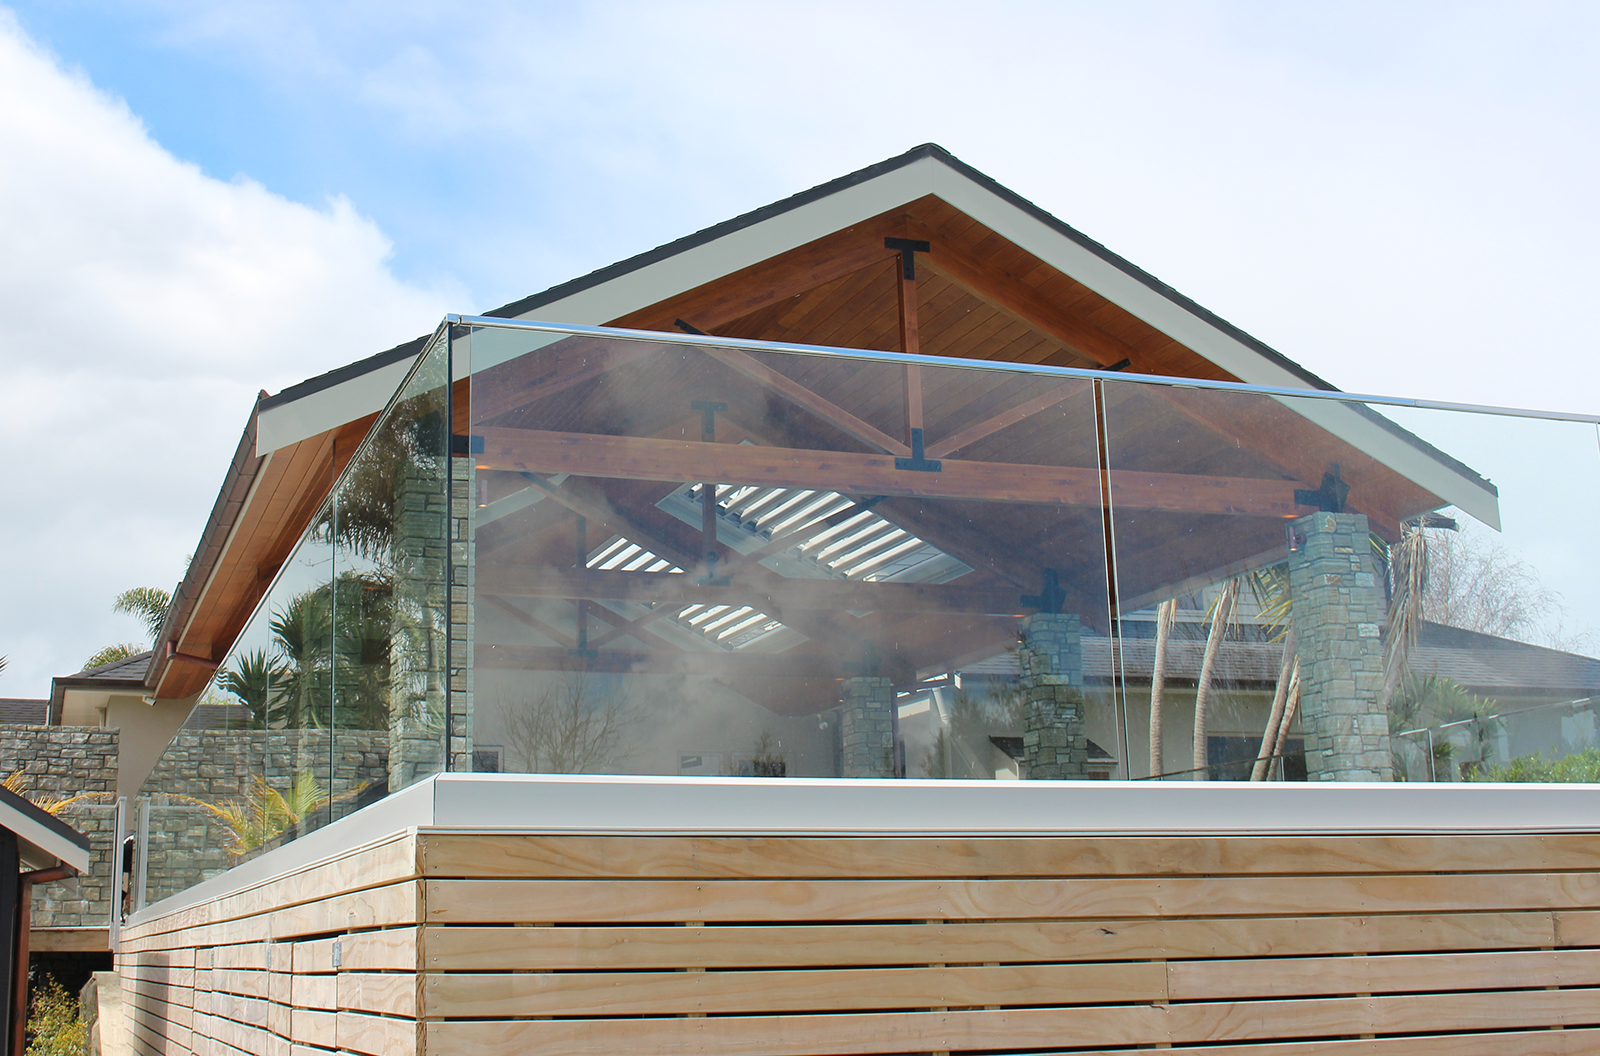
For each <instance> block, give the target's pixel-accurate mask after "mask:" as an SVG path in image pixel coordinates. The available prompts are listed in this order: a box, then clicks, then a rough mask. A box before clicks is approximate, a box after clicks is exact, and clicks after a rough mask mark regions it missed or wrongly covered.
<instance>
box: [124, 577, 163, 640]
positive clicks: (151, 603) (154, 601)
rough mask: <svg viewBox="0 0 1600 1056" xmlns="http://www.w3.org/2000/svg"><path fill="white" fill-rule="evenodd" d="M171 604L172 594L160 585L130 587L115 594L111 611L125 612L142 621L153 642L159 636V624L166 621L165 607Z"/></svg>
mask: <svg viewBox="0 0 1600 1056" xmlns="http://www.w3.org/2000/svg"><path fill="white" fill-rule="evenodd" d="M171 605H172V595H171V594H169V593H167V592H166V591H164V590H162V589H161V588H160V587H131V588H129V589H128V590H125V591H123V592H122V593H121V594H118V595H117V600H116V603H115V604H113V605H112V606H111V611H112V612H125V613H127V614H128V615H130V616H137V617H139V618H140V619H141V620H143V621H144V625H145V627H146V629H148V630H149V632H150V640H151V641H152V642H154V641H155V640H156V639H157V638H158V637H160V636H161V625H162V624H163V623H165V622H166V619H167V609H168V608H169V607H170V606H171Z"/></svg>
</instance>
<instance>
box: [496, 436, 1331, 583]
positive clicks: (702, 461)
mask: <svg viewBox="0 0 1600 1056" xmlns="http://www.w3.org/2000/svg"><path fill="white" fill-rule="evenodd" d="M482 435H483V437H484V453H483V454H482V455H481V456H479V458H478V464H479V465H480V466H481V467H482V468H486V469H494V470H512V471H522V472H530V473H535V474H541V473H542V474H554V473H570V474H575V475H578V476H590V477H612V478H618V479H624V480H659V481H666V482H672V483H694V482H696V481H702V480H718V481H722V482H724V483H729V484H750V485H757V486H762V487H786V488H812V489H816V490H823V491H837V492H847V493H854V494H865V495H910V496H917V497H921V498H945V499H972V500H979V501H988V502H1012V503H1035V504H1044V505H1054V506H1060V505H1068V506H1070V505H1082V506H1099V505H1101V501H1102V497H1101V482H1100V471H1099V469H1098V468H1092V469H1091V468H1080V467H1070V466H1035V465H1018V464H1012V463H1005V462H965V461H955V460H951V459H946V460H945V461H944V465H943V469H942V470H941V471H940V472H937V473H922V472H912V471H907V470H900V469H896V468H895V463H894V459H892V458H889V457H886V456H883V455H871V454H859V453H855V452H848V451H813V450H797V449H791V448H774V447H758V446H751V445H744V444H707V443H697V442H694V441H688V440H656V439H652V438H648V437H627V436H602V435H595V434H590V433H560V432H546V431H541V430H534V429H497V428H491V429H485V430H483V431H482ZM1111 486H1112V496H1111V498H1112V505H1113V506H1122V507H1124V508H1128V509H1143V510H1167V511H1172V512H1182V513H1220V514H1234V515H1249V516H1260V517H1292V516H1295V515H1297V514H1299V513H1304V512H1307V508H1306V507H1301V506H1299V505H1298V504H1296V503H1295V501H1294V491H1295V489H1296V488H1303V487H1306V485H1304V484H1302V483H1299V482H1297V481H1292V480H1255V479H1248V478H1232V477H1209V476H1197V475H1186V474H1179V473H1141V472H1134V471H1131V470H1121V471H1118V472H1116V473H1115V474H1113V476H1112V481H1111ZM556 490H559V489H556ZM578 512H583V511H581V510H580V511H578ZM617 516H619V515H617V514H612V515H611V519H612V520H615V519H616V517H617ZM661 556H663V557H668V558H669V559H671V560H673V561H676V562H677V563H678V565H679V567H680V568H693V567H695V561H694V559H693V558H688V559H687V563H685V562H684V560H683V559H681V558H680V556H675V555H669V554H662V555H661Z"/></svg>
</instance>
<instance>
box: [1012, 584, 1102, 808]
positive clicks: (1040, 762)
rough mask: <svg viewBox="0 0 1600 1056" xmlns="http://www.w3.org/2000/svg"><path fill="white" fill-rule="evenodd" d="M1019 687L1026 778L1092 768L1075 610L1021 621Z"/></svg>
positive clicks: (1055, 777) (1075, 774)
mask: <svg viewBox="0 0 1600 1056" xmlns="http://www.w3.org/2000/svg"><path fill="white" fill-rule="evenodd" d="M1018 662H1019V666H1020V668H1021V678H1020V680H1019V687H1020V689H1021V692H1022V699H1023V702H1024V704H1025V706H1026V713H1025V714H1026V720H1025V721H1026V726H1025V727H1024V729H1023V734H1022V753H1023V765H1022V776H1023V778H1024V779H1026V780H1032V781H1059V780H1065V779H1069V778H1081V777H1084V776H1086V775H1087V774H1088V772H1089V739H1088V735H1087V734H1086V733H1085V732H1084V716H1083V645H1082V625H1081V623H1080V621H1079V619H1078V616H1077V614H1076V613H1060V612H1040V613H1036V614H1034V615H1032V616H1029V617H1026V618H1025V619H1024V620H1023V621H1022V644H1021V647H1020V648H1019V649H1018Z"/></svg>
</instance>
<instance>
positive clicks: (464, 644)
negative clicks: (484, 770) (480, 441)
mask: <svg viewBox="0 0 1600 1056" xmlns="http://www.w3.org/2000/svg"><path fill="white" fill-rule="evenodd" d="M450 462H451V473H452V477H453V480H454V489H455V490H454V491H453V492H452V493H451V500H450V769H451V770H457V771H462V770H471V769H472V768H473V767H472V683H473V677H472V628H473V611H472V609H473V600H472V599H473V592H474V590H475V586H476V584H475V580H476V572H477V568H476V566H477V560H476V555H477V547H476V546H475V545H474V539H473V523H474V520H475V519H476V514H477V510H478V502H477V494H478V469H477V466H476V465H475V464H474V462H473V460H472V459H470V458H453V459H451V460H450Z"/></svg>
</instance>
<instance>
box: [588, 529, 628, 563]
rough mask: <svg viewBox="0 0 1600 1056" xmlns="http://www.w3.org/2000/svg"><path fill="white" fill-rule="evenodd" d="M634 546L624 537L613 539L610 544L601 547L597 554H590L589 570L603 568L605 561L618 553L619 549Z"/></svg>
mask: <svg viewBox="0 0 1600 1056" xmlns="http://www.w3.org/2000/svg"><path fill="white" fill-rule="evenodd" d="M632 545H633V544H632V543H629V542H628V540H626V539H624V538H623V537H622V536H620V535H619V536H617V537H616V538H615V539H613V540H611V541H610V542H609V543H607V544H606V545H605V546H603V547H601V548H600V549H599V551H597V552H596V553H593V554H590V555H589V560H588V562H587V567H589V568H596V567H603V566H602V565H601V562H603V561H605V560H606V559H607V558H608V557H610V556H611V555H612V554H614V553H616V552H617V550H618V549H620V548H622V547H625V546H632Z"/></svg>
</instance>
